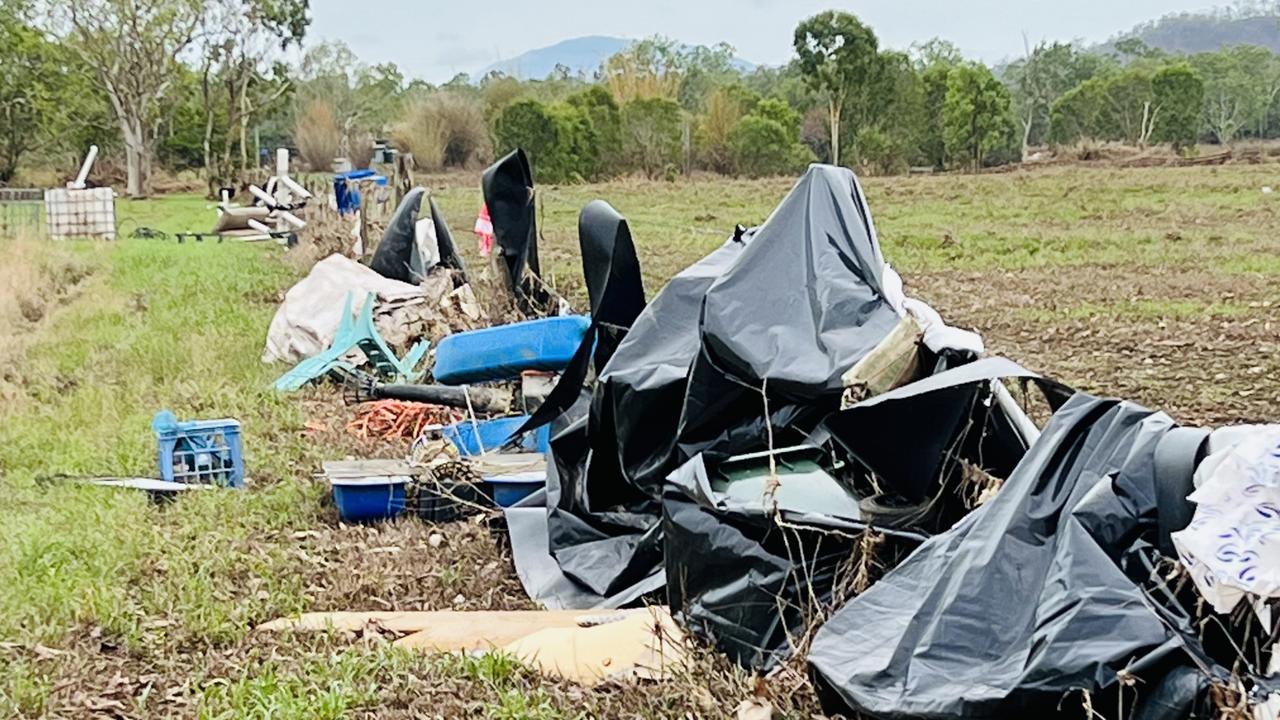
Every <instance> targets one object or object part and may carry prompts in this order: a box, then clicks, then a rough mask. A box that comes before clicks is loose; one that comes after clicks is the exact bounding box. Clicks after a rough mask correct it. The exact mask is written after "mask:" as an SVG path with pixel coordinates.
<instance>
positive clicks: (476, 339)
mask: <svg viewBox="0 0 1280 720" xmlns="http://www.w3.org/2000/svg"><path fill="white" fill-rule="evenodd" d="M589 327H591V318H589V317H586V316H583V315H568V316H564V317H550V318H542V319H541V320H526V321H524V322H518V323H512V324H510V325H498V326H496V327H490V328H484V329H481V330H470V331H468V332H461V333H454V334H452V335H449V336H447V337H446V338H444V339H443V340H441V341H440V344H439V345H437V346H436V361H435V366H434V367H433V368H432V370H431V373H432V375H434V376H435V379H436V382H438V383H442V384H444V385H466V384H469V383H482V382H490V381H494V380H514V379H516V378H518V377H520V373H522V372H524V371H525V370H543V371H549V372H557V371H560V370H563V369H565V367H566V366H568V364H569V361H570V360H572V359H573V354H574V353H575V352H577V350H578V346H579V345H581V344H582V338H583V336H584V335H586V332H587V328H589Z"/></svg>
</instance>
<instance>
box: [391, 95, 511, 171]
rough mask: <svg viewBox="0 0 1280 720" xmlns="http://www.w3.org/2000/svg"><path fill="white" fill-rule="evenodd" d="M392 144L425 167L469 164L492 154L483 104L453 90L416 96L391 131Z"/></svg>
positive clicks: (471, 164)
mask: <svg viewBox="0 0 1280 720" xmlns="http://www.w3.org/2000/svg"><path fill="white" fill-rule="evenodd" d="M391 137H392V139H393V140H394V141H395V143H396V145H397V146H398V147H399V148H400V149H401V150H403V151H406V152H410V153H413V159H414V162H415V163H416V164H417V166H418V167H419V168H421V169H423V170H425V171H428V172H432V171H437V170H440V169H442V168H444V167H446V166H448V167H473V166H478V165H480V164H483V163H485V162H488V161H489V159H490V158H491V157H492V155H493V147H492V142H491V141H490V138H489V130H488V126H487V125H486V123H485V119H484V108H483V107H482V106H481V104H480V102H479V101H478V100H475V99H472V98H468V97H465V96H463V95H459V94H457V93H447V92H441V93H435V94H432V95H428V96H426V97H422V98H417V99H415V100H413V101H412V102H410V103H409V104H408V106H407V107H406V108H405V111H404V115H403V117H402V118H401V120H400V122H399V123H397V124H396V126H395V128H394V129H393V130H392V132H391Z"/></svg>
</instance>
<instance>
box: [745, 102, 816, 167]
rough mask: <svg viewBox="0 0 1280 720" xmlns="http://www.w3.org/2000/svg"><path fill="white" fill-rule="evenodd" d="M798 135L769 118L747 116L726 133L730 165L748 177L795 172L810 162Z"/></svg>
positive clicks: (811, 156) (810, 154)
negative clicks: (731, 153) (730, 152)
mask: <svg viewBox="0 0 1280 720" xmlns="http://www.w3.org/2000/svg"><path fill="white" fill-rule="evenodd" d="M798 135H799V130H798V129H797V130H796V131H795V132H792V130H791V129H790V128H787V127H784V126H783V125H782V124H781V123H779V122H778V121H777V120H775V119H773V118H770V117H764V116H761V115H756V114H751V115H748V116H746V117H745V118H743V119H742V121H741V122H739V123H738V125H737V127H735V128H734V129H733V131H732V132H730V133H729V147H730V148H731V149H732V151H733V160H734V165H735V166H736V167H737V169H738V172H739V173H741V174H743V175H747V176H750V177H763V176H766V175H784V174H789V173H793V172H796V171H797V170H800V169H801V168H803V167H804V165H805V164H806V163H808V162H811V161H812V159H813V153H812V152H811V151H810V150H809V149H808V148H806V147H805V146H804V145H802V144H801V143H800V142H799V140H798V139H797V136H798Z"/></svg>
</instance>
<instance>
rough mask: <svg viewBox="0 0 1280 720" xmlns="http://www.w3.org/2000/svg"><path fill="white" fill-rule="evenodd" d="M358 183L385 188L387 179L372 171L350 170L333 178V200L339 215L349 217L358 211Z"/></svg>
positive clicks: (359, 200)
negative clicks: (367, 183)
mask: <svg viewBox="0 0 1280 720" xmlns="http://www.w3.org/2000/svg"><path fill="white" fill-rule="evenodd" d="M358 181H364V182H372V183H373V184H374V185H382V186H385V185H386V184H387V178H386V176H384V175H379V174H378V173H376V172H374V171H372V170H352V171H350V172H344V173H337V174H336V175H334V176H333V199H334V204H336V205H337V206H338V213H339V214H340V215H350V214H352V213H354V212H356V211H357V210H359V209H360V202H361V199H360V185H359V182H358Z"/></svg>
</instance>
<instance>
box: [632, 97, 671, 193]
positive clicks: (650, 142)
mask: <svg viewBox="0 0 1280 720" xmlns="http://www.w3.org/2000/svg"><path fill="white" fill-rule="evenodd" d="M683 131H684V118H683V116H682V115H681V111H680V106H679V105H677V104H676V103H675V101H673V100H667V99H666V98H644V99H640V100H632V101H631V102H629V103H627V104H626V105H624V106H623V108H622V133H623V139H622V143H623V152H624V155H625V157H626V159H627V166H628V168H629V169H631V170H640V171H642V172H644V174H645V175H646V176H648V177H650V178H655V177H658V176H659V175H661V174H662V173H664V172H665V171H666V170H667V168H668V167H675V166H678V165H679V162H680V143H681V134H682V132H683Z"/></svg>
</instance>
